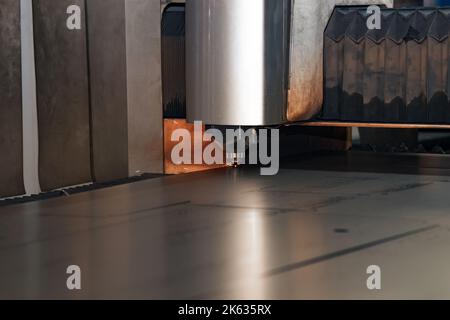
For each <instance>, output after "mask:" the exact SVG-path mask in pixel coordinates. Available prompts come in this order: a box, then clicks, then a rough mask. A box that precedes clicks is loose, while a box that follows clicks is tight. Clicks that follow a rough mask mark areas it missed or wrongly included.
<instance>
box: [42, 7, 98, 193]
mask: <svg viewBox="0 0 450 320" xmlns="http://www.w3.org/2000/svg"><path fill="white" fill-rule="evenodd" d="M72 4H75V5H79V6H80V7H81V9H82V12H83V16H82V21H83V23H85V17H84V1H83V0H33V18H34V42H35V56H36V79H37V82H36V86H37V105H38V123H39V176H40V182H41V187H42V189H43V190H51V189H54V188H59V187H65V186H70V185H76V184H80V183H86V182H89V181H91V168H90V139H89V131H90V129H89V86H88V84H89V82H88V69H87V47H86V32H85V26H84V24H82V25H83V28H82V29H83V30H68V28H67V27H66V20H67V18H68V15H67V13H66V10H67V8H68V7H69V6H70V5H72Z"/></svg>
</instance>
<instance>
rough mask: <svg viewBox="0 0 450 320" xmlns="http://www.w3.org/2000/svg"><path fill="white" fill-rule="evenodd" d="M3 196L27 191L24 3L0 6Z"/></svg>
mask: <svg viewBox="0 0 450 320" xmlns="http://www.w3.org/2000/svg"><path fill="white" fill-rule="evenodd" d="M0 43H1V50H0V101H1V104H0V152H1V157H0V198H1V197H7V196H13V195H19V194H23V193H25V189H24V185H23V160H22V155H23V152H22V82H21V79H22V78H21V45H20V2H19V1H17V0H4V1H2V3H1V5H0Z"/></svg>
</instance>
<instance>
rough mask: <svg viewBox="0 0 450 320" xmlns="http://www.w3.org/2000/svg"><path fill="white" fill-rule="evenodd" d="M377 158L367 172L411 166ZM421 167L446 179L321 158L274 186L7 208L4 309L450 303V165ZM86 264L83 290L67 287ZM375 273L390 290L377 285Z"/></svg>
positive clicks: (226, 180)
mask: <svg viewBox="0 0 450 320" xmlns="http://www.w3.org/2000/svg"><path fill="white" fill-rule="evenodd" d="M381 156H382V157H384V160H383V161H380V160H381V159H380V157H381ZM376 158H377V159H373V155H370V156H367V157H366V161H364V160H361V159H359V161H357V162H359V163H360V164H362V163H366V164H369V165H370V168H369V169H372V168H379V169H380V168H381V167H384V168H385V169H386V168H388V170H391V169H392V164H393V163H394V164H395V165H396V166H397V167H404V168H406V167H408V166H409V165H410V163H409V162H410V161H408V160H407V161H405V156H397V157H392V156H386V155H377V157H376ZM406 158H408V157H406ZM413 158H414V159H415V160H414V161H413V162H414V166H413V167H414V168H417V169H420V168H431V167H433V168H438V167H439V166H442V168H441V169H439V170H437V172H436V174H437V175H436V176H426V175H414V174H412V175H401V174H386V171H384V173H378V174H375V173H367V172H360V173H358V172H352V171H351V170H349V166H348V165H347V166H343V167H344V170H346V171H347V170H348V172H335V171H333V172H331V171H317V169H318V168H319V167H320V166H323V167H325V168H328V169H329V168H332V167H333V166H335V164H336V162H337V160H338V159H337V158H334V157H324V156H319V157H315V159H312V160H310V161H309V164H310V166H311V168H310V169H312V170H311V171H308V170H299V169H298V168H296V167H295V166H296V165H298V163H299V162H294V163H292V167H291V169H282V170H281V171H280V173H279V174H278V175H277V176H274V177H262V176H260V175H259V170H254V169H252V168H240V169H225V170H221V169H219V170H216V171H211V172H206V173H199V174H189V175H181V176H167V177H162V178H158V179H152V180H148V181H142V182H138V183H134V184H130V185H123V186H117V187H114V188H110V189H103V190H97V191H94V192H89V193H84V194H78V195H73V196H70V197H65V198H58V199H53V200H48V201H42V202H35V203H28V204H22V205H14V206H11V207H0V230H1V235H2V237H1V238H0V261H2V263H0V283H1V286H0V298H2V299H6V298H9V299H12V298H16V299H18V298H28V299H37V298H41V299H45V298H56V299H58V298H59V299H63V298H67V299H78V298H80V299H83V298H84V299H87V298H92V299H119V298H127V299H133V298H134V299H196V298H202V299H224V298H227V299H240V298H242V299H260V298H261V299H265V298H266V299H270V298H271V299H283V298H284V299H386V298H389V299H390V298H393V299H414V298H422V299H423V298H429V299H433V298H434V299H445V298H449V297H450V289H449V288H450V287H449V285H448V283H449V281H450V256H449V254H448V251H449V243H450V232H449V227H450V214H449V210H448V208H449V206H450V199H449V197H448V188H449V184H450V180H449V174H450V173H449V170H448V169H446V168H449V161H448V158H446V157H434V156H433V157H429V156H415V157H413ZM318 162H320V166H317V163H318ZM380 164H382V165H380ZM381 169H383V168H381ZM434 170H436V169H434ZM439 171H440V172H439ZM381 172H382V171H381ZM149 194H151V196H149ZM438 226H440V227H438ZM73 264H76V265H79V266H80V267H81V271H82V274H81V284H82V290H81V291H69V290H67V287H66V281H67V277H68V275H67V274H66V268H67V267H68V266H69V265H73ZM373 264H377V265H380V266H381V268H382V290H381V291H376V292H374V291H370V290H368V289H367V287H366V281H367V277H368V275H367V274H366V270H367V267H368V266H370V265H373Z"/></svg>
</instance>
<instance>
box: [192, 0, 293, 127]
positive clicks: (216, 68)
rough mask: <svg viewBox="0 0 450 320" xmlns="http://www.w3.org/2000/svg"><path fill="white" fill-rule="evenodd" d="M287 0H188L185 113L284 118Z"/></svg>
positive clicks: (206, 117) (226, 119)
mask: <svg viewBox="0 0 450 320" xmlns="http://www.w3.org/2000/svg"><path fill="white" fill-rule="evenodd" d="M290 4H291V1H290V0H283V1H280V0H256V1H242V0H217V1H202V0H190V1H187V3H186V63H187V69H186V80H187V89H186V90H187V91H186V92H187V118H188V120H189V121H191V122H192V121H194V120H202V121H204V122H205V123H206V124H213V125H251V126H255V125H268V124H279V123H282V122H285V121H286V95H287V83H286V80H287V70H288V68H287V66H288V61H287V58H288V52H289V51H288V49H289V45H288V43H289V24H290V14H289V11H290Z"/></svg>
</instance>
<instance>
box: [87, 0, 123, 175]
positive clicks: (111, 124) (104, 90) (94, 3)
mask: <svg viewBox="0 0 450 320" xmlns="http://www.w3.org/2000/svg"><path fill="white" fill-rule="evenodd" d="M87 16H88V39H89V40H88V41H89V63H90V85H91V117H92V152H93V157H92V160H93V174H94V178H95V181H97V182H101V181H108V180H114V179H120V178H125V177H128V132H127V125H128V114H127V68H126V38H125V1H124V0H108V1H105V0H89V1H88V2H87Z"/></svg>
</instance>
